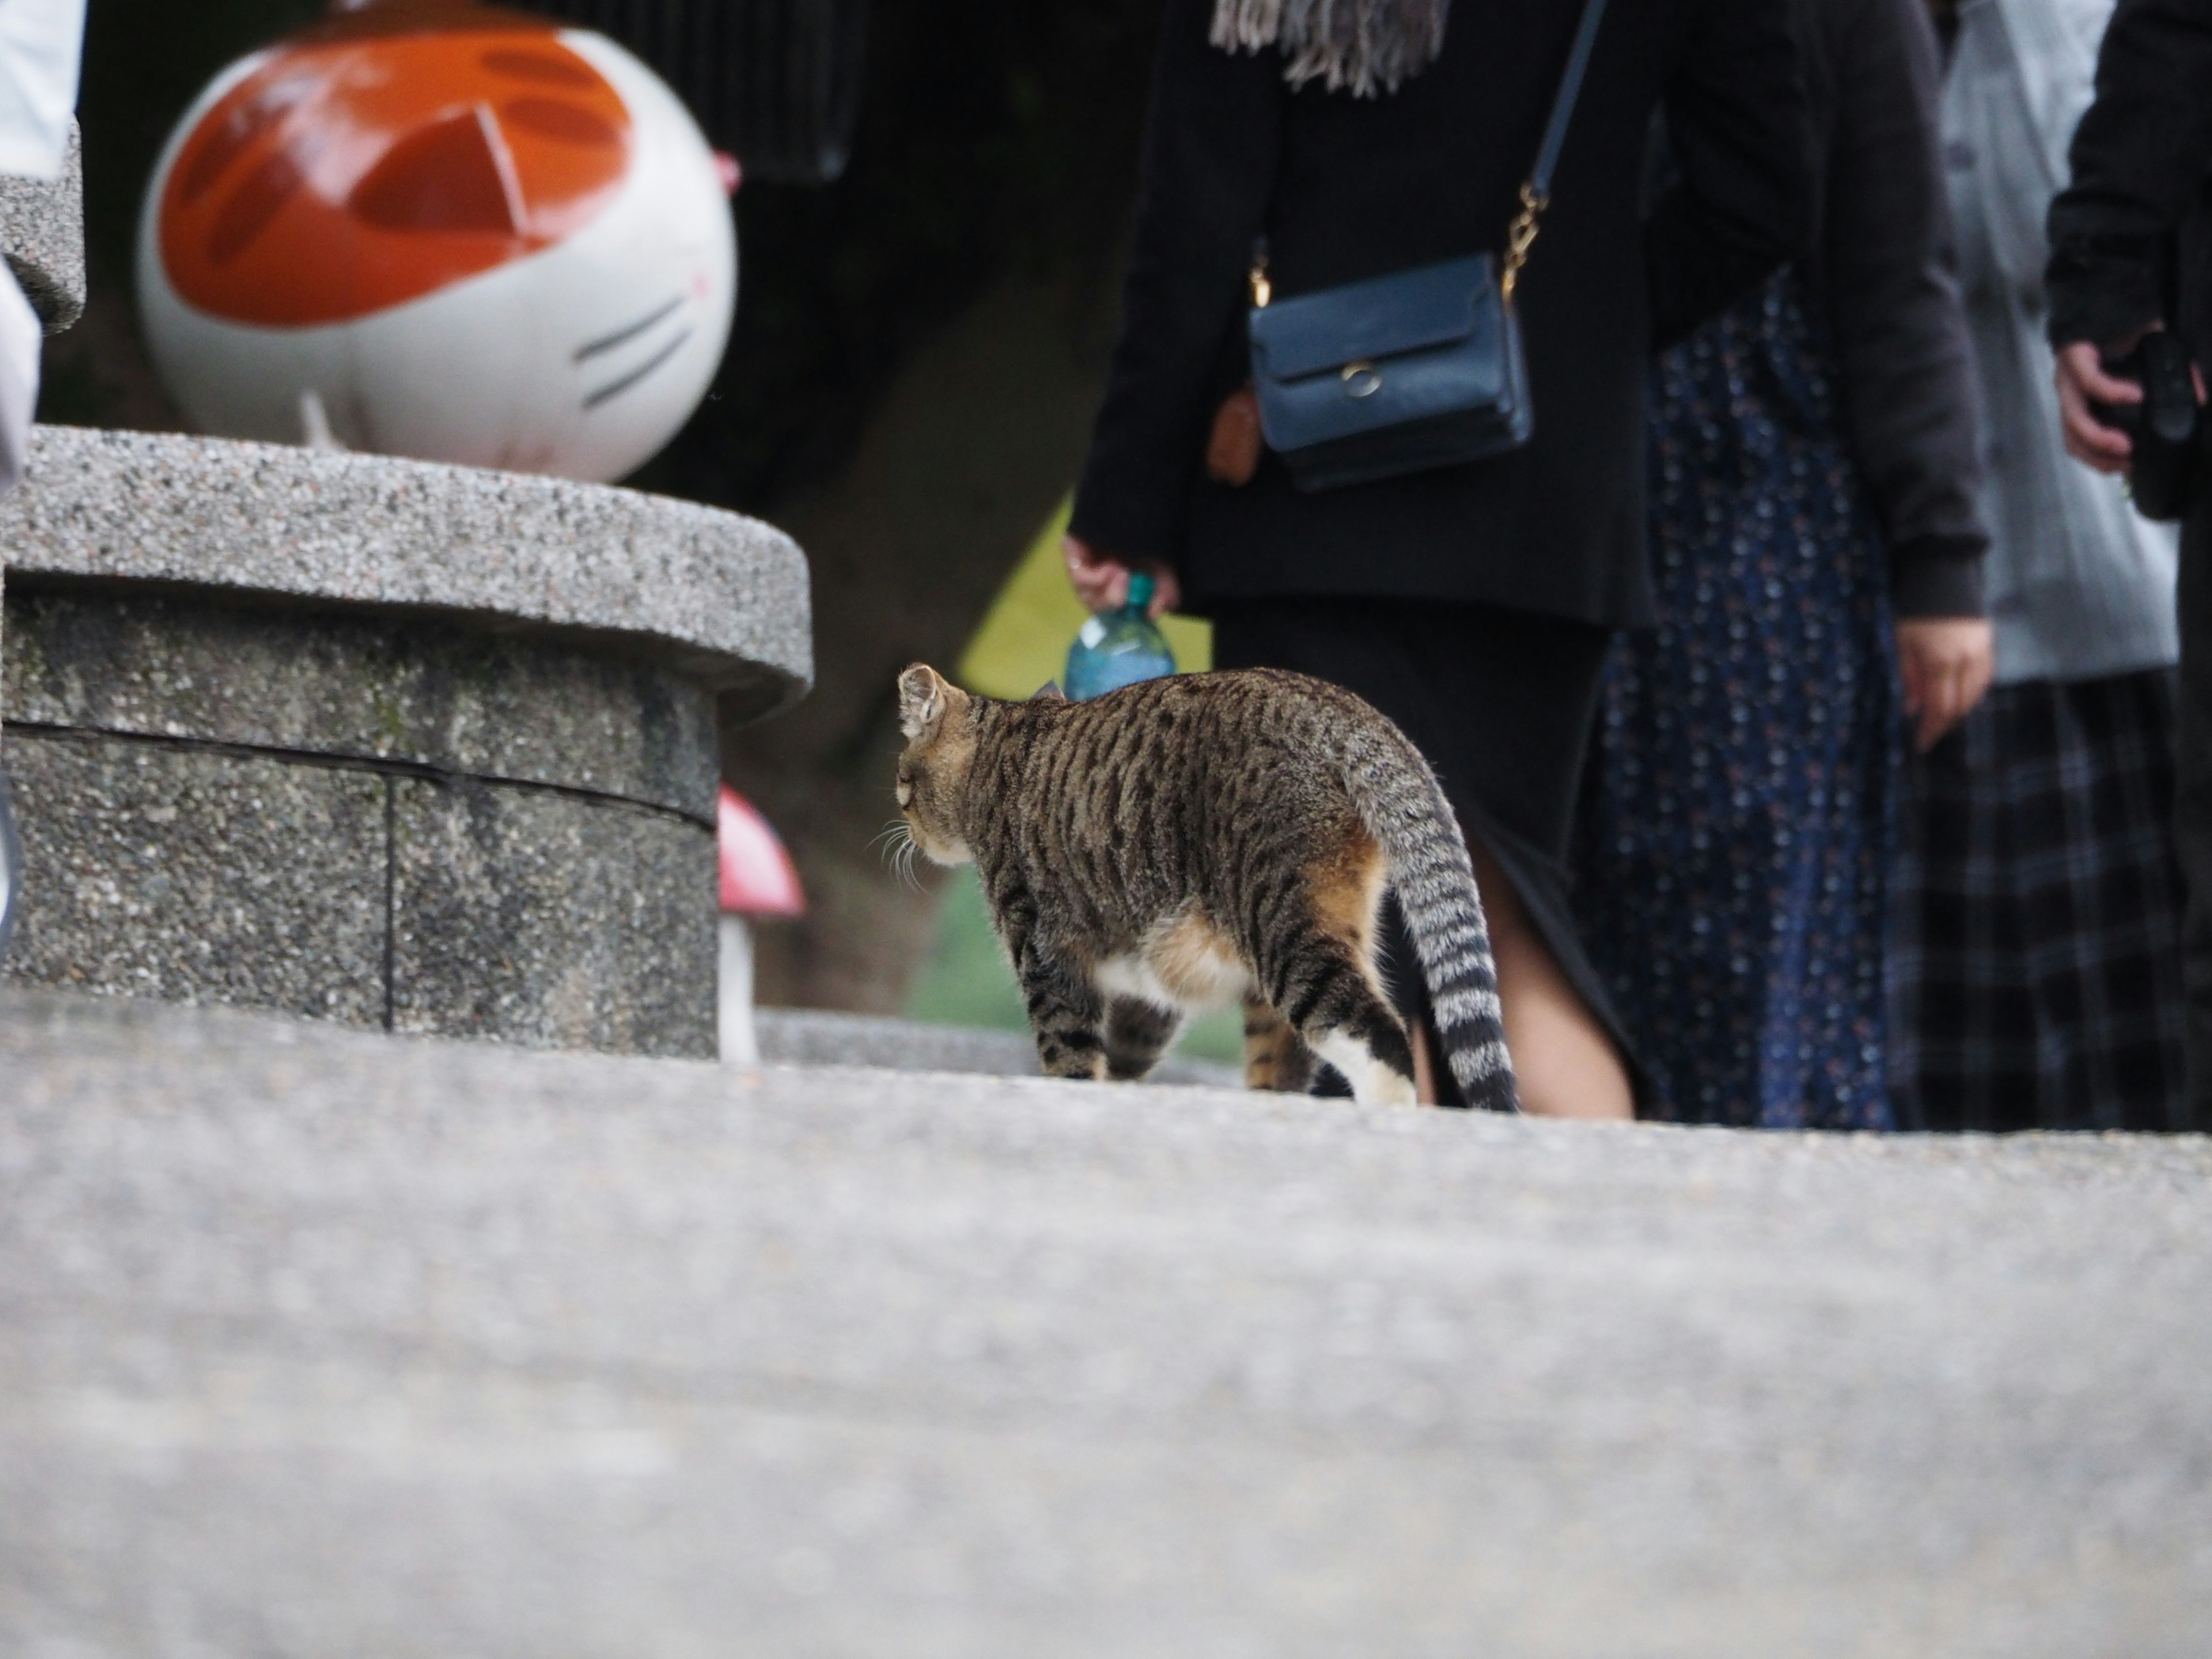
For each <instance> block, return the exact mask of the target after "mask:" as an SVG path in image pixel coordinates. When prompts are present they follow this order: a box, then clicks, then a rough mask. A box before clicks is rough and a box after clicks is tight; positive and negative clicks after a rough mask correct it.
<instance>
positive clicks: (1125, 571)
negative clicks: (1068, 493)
mask: <svg viewBox="0 0 2212 1659" xmlns="http://www.w3.org/2000/svg"><path fill="white" fill-rule="evenodd" d="M1060 553H1061V555H1062V556H1063V557H1065V558H1066V561H1067V580H1069V581H1070V582H1072V583H1073V584H1074V586H1075V597H1076V598H1078V599H1081V600H1082V601H1083V608H1084V609H1085V610H1086V611H1118V610H1120V609H1121V607H1122V605H1125V604H1127V601H1128V594H1129V577H1130V575H1131V574H1132V572H1133V569H1136V568H1141V569H1143V570H1145V571H1146V573H1147V574H1150V575H1151V577H1152V604H1151V605H1150V607H1149V608H1148V609H1147V611H1146V615H1147V616H1148V617H1151V618H1152V619H1153V620H1155V621H1157V620H1158V618H1159V617H1161V616H1162V615H1163V614H1164V613H1165V612H1167V611H1176V610H1180V609H1181V608H1182V584H1181V583H1180V582H1178V581H1177V580H1176V574H1175V572H1174V571H1173V570H1172V569H1170V568H1169V567H1168V566H1167V565H1166V564H1165V563H1164V562H1161V561H1159V560H1157V559H1146V560H1144V561H1142V562H1140V563H1139V564H1136V565H1133V564H1132V562H1130V561H1128V560H1126V559H1117V558H1114V557H1112V556H1109V555H1108V554H1104V553H1100V552H1098V551H1097V550H1094V549H1093V548H1092V547H1091V544H1090V543H1088V542H1086V541H1085V540H1084V539H1083V538H1081V537H1079V536H1064V537H1062V538H1060Z"/></svg>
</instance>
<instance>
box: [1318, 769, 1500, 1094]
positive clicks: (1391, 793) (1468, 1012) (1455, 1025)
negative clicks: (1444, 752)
mask: <svg viewBox="0 0 2212 1659" xmlns="http://www.w3.org/2000/svg"><path fill="white" fill-rule="evenodd" d="M1386 734H1387V735H1386ZM1340 776H1341V777H1342V778H1343V780H1344V787H1345V789H1346V792H1347V793H1349V794H1350V795H1351V797H1352V806H1353V808H1354V809H1355V810H1356V811H1358V814H1359V817H1360V821H1361V822H1362V823H1364V824H1365V825H1366V826H1367V833H1368V834H1370V836H1374V837H1375V839H1376V842H1379V843H1380V844H1381V846H1382V848H1383V856H1384V858H1386V859H1387V860H1389V865H1390V883H1391V885H1392V886H1394V887H1395V888H1396V889H1397V892H1398V903H1399V905H1400V907H1401V908H1402V909H1403V910H1404V911H1405V914H1406V929H1407V932H1408V933H1411V934H1412V935H1413V950H1414V953H1415V954H1416V955H1418V956H1419V957H1420V961H1421V977H1422V979H1423V980H1424V981H1426V983H1427V985H1428V987H1429V1003H1430V1006H1431V1008H1432V1009H1433V1010H1434V1012H1435V1014H1436V1021H1437V1034H1438V1035H1439V1036H1441V1037H1442V1038H1443V1045H1444V1058H1445V1060H1446V1061H1447V1063H1448V1064H1449V1066H1451V1074H1452V1078H1453V1079H1454V1080H1455V1082H1457V1083H1458V1085H1459V1087H1460V1092H1461V1093H1462V1095H1464V1096H1466V1097H1467V1103H1468V1105H1470V1106H1474V1107H1480V1108H1485V1109H1489V1110H1491V1111H1498V1112H1517V1111H1519V1110H1520V1109H1521V1097H1520V1093H1519V1091H1517V1090H1516V1088H1515V1086H1514V1081H1513V1061H1512V1060H1511V1059H1510V1057H1509V1056H1508V1055H1507V1054H1506V1052H1505V1026H1504V1022H1503V1020H1502V1019H1501V1018H1500V1015H1499V1008H1498V964H1497V962H1496V961H1495V959H1494V958H1493V957H1492V955H1491V951H1490V928H1489V926H1488V924H1487V923H1486V922H1485V921H1484V920H1483V915H1482V897H1481V895H1480V893H1479V892H1477V891H1476V890H1475V884H1474V864H1473V863H1472V862H1471V861H1470V860H1468V854H1467V842H1466V840H1465V839H1464V838H1463V837H1462V836H1461V834H1460V828H1459V819H1458V817H1457V816H1456V815H1455V814H1454V812H1453V811H1452V809H1451V805H1450V803H1449V802H1448V801H1447V800H1446V799H1444V792H1443V787H1441V786H1440V785H1439V784H1438V783H1437V779H1436V774H1435V773H1433V772H1431V770H1430V769H1429V763H1428V762H1427V761H1425V759H1423V758H1422V757H1421V753H1420V751H1419V750H1417V749H1415V748H1414V747H1413V744H1411V743H1409V742H1407V740H1406V738H1404V737H1403V736H1401V734H1400V733H1399V732H1397V730H1396V729H1395V727H1385V728H1384V730H1383V731H1381V732H1376V731H1369V732H1362V733H1361V734H1360V737H1359V738H1358V740H1357V741H1356V742H1355V743H1354V744H1352V746H1351V748H1350V750H1349V751H1348V752H1346V754H1344V755H1343V756H1342V757H1341V758H1340Z"/></svg>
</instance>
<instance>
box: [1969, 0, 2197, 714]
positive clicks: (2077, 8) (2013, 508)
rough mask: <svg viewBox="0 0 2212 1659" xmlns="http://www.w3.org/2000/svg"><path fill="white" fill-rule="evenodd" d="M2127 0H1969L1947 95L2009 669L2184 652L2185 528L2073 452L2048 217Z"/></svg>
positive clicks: (2064, 672) (2114, 669)
mask: <svg viewBox="0 0 2212 1659" xmlns="http://www.w3.org/2000/svg"><path fill="white" fill-rule="evenodd" d="M2110 15H2112V0H1963V3H1961V4H1960V8H1959V37H1958V42H1957V45H1956V47H1955V48H1954V52H1953V56H1952V61H1951V70H1950V76H1949V79H1948V84H1947V85H1946V87H1945V88H1944V97H1943V140H1944V154H1945V157H1946V161H1947V163H1948V173H1949V178H1950V182H1951V203H1952V208H1953V210H1954V214H1955V216H1956V217H1957V220H1958V231H1959V268H1960V280H1961V283H1962V285H1963V287H1964V289H1965V298H1966V319H1967V325H1968V327H1969V329H1970V330H1971V331H1972V336H1973V342H1974V358H1975V372H1976V379H1977V380H1978V384H1979V387H1980V391H1981V397H1982V410H1983V421H1982V432H1983V439H1984V467H1983V483H1982V491H1983V496H1982V506H1983V518H1984V522H1985V523H1987V524H1988V526H1990V531H1991V532H1992V533H1993V537H1994V542H1993V545H1992V547H1991V549H1990V558H1989V564H1988V568H1987V573H1986V577H1987V593H1988V599H1989V606H1990V620H1991V621H1992V623H1994V624H1995V625H1996V678H1997V679H1998V681H1999V683H2000V684H2008V683H2015V682H2018V681H2021V680H2071V679H2090V678H2096V677H2099V676H2101V675H2106V674H2118V673H2125V672H2128V671H2132V670H2136V669H2142V668H2153V667H2160V666H2165V665H2169V664H2171V663H2172V662H2173V661H2174V660H2175V659H2176V658H2177V656H2178V654H2179V646H2178V641H2177V638H2176V633H2175V626H2174V614H2173V584H2174V572H2175V568H2176V562H2177V550H2176V536H2175V532H2174V531H2173V529H2172V527H2171V526H2162V525H2154V524H2152V523H2150V522H2148V520H2144V519H2142V517H2140V516H2139V515H2138V514H2137V513H2136V512H2135V511H2134V510H2133V509H2132V508H2131V507H2129V505H2128V501H2127V497H2126V495H2125V493H2124V489H2122V486H2121V483H2120V481H2119V480H2118V479H2117V478H2113V477H2106V476H2104V475H2102V474H2100V473H2096V472H2092V471H2090V470H2089V469H2088V468H2087V467H2085V466H2082V465H2079V464H2077V463H2076V462H2075V461H2074V460H2073V459H2071V458H2070V457H2069V456H2068V455H2067V453H2066V452H2065V448H2064V445H2063V440H2062V438H2061V435H2060V426H2059V418H2058V395H2057V391H2056V389H2055V388H2054V386H2053V385H2052V382H2051V370H2052V362H2051V348H2050V346H2049V345H2048V344H2047V343H2045V339H2044V318H2045V310H2046V302H2045V295H2044V289H2043V270H2044V265H2045V262H2046V261H2047V260H2048V259H2049V258H2050V252H2051V250H2050V246H2049V244H2048V242H2047V241H2046V240H2045V232H2044V215H2045V209H2046V208H2047V207H2048V206H2049V205H2050V202H2051V197H2052V195H2053V194H2054V193H2055V192H2056V191H2057V190H2058V188H2059V187H2060V186H2061V185H2063V184H2064V183H2065V182H2066V176H2067V167H2066V147H2067V144H2068V143H2069V140H2071V138H2072V137H2073V135H2074V128H2075V124H2076V123H2077V122H2079V121H2080V119H2081V112H2082V111H2083V110H2084V109H2086V108H2087V106H2088V103H2089V97H2090V90H2091V81H2092V79H2093V76H2094V73H2095V70H2096V63H2097V43H2098V41H2099V40H2100V37H2101V36H2102V35H2103V33H2104V29H2105V22H2106V19H2107V18H2108V17H2109V16H2110Z"/></svg>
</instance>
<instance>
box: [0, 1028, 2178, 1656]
mask: <svg viewBox="0 0 2212 1659" xmlns="http://www.w3.org/2000/svg"><path fill="white" fill-rule="evenodd" d="M2208 1283H2212V1147H2208V1146H2207V1144H2206V1143H2205V1142H2203V1141H2202V1140H2197V1139H2179V1140H2176V1139H2057V1138H2024V1139H2013V1140H2008V1141H2003V1142H1994V1141H1988V1140H1964V1141H1960V1140H1945V1139H1844V1138H1815V1137H1805V1136H1789V1135H1753V1134H1741V1133H1732V1132H1728V1131H1717V1130H1689V1131H1682V1130H1670V1129H1665V1128H1659V1127H1638V1128H1633V1129H1626V1130H1623V1129H1607V1128H1603V1127H1578V1126H1574V1125H1546V1124H1541V1123H1534V1122H1527V1121H1505V1120H1498V1119H1489V1118H1480V1117H1475V1118H1470V1117H1467V1116H1462V1115H1449V1114H1443V1113H1413V1112H1402V1113H1397V1112H1381V1111H1363V1110H1360V1109H1355V1108H1352V1107H1351V1106H1348V1105H1345V1104H1339V1103H1324V1102H1318V1101H1315V1102H1309V1101H1305V1100H1297V1099H1288V1098H1283V1097H1247V1096H1243V1095H1238V1094H1234V1093H1230V1092H1226V1091H1207V1090H1202V1089H1176V1088H1171V1087H1156V1088H1150V1089H1146V1090H1141V1091H1139V1090H1136V1089H1124V1088H1108V1087H1103V1086H1095V1085H1063V1084H1052V1083H1047V1082H1043V1081H1041V1080H1028V1079H987V1078H978V1077H956V1076H951V1075H947V1074H925V1073H895V1072H889V1071H870V1070H863V1069H858V1068H849V1069H836V1068H822V1069H814V1070H801V1069H796V1068H781V1069H779V1068H770V1069H769V1070H767V1071H765V1072H763V1073H758V1074H746V1073H735V1072H731V1071H726V1070H724V1069H721V1068H720V1067H717V1066H712V1065H708V1064H702V1063H695V1062H687V1061H679V1060H641V1059H617V1058H611V1057H580V1056H576V1055H550V1054H530V1053H523V1052H519V1051H516V1050H513V1049H505V1048H495V1047H492V1046H489V1045H485V1044H465V1043H459V1042H438V1041H431V1040H410V1039H404V1038H393V1037H387V1036H380V1035H374V1034H363V1033H351V1032H343V1031H338V1030H333V1029H330V1028H319V1027H311V1026H307V1025H302V1024H291V1023H288V1022H284V1021H282V1020H278V1019H275V1018H264V1017H258V1016H246V1015H241V1014H236V1013H217V1012H197V1011H194V1010H191V1009H185V1008H174V1007H161V1006H153V1005H148V1004H132V1003H128V1002H121V1001H112V1002H110V1001H98V1000H91V999H86V998H80V997H76V996H74V995H70V994H48V993H22V992H13V993H5V994H0V1650H4V1651H5V1652H7V1653H9V1654H20V1655H27V1656H46V1655H54V1656H59V1655H68V1656H72V1659H76V1656H93V1655H126V1654H127V1655H163V1656H166V1655H202V1654H222V1655H260V1654H283V1655H287V1656H320V1655H349V1656H351V1655H376V1656H402V1655H437V1656H457V1655H473V1656H485V1659H491V1656H507V1655H516V1656H525V1655H527V1656H539V1655H545V1656H597V1655H606V1656H619V1659H641V1656H652V1659H658V1656H683V1655H724V1654H732V1655H737V1654H742V1655H748V1656H750V1655H784V1654H790V1655H800V1654H804V1655H867V1656H876V1655H897V1656H902V1659H911V1656H933V1655H1001V1654H1003V1655H1009V1656H1022V1659H1037V1656H1057V1655H1085V1656H1090V1655H1102V1656H1103V1655H1124V1654H1145V1655H1169V1654H1172V1655H1182V1654H1189V1655H1204V1656H1209V1659H1212V1656H1240V1655H1251V1656H1269V1659H1273V1656H1286V1655H1304V1654H1312V1655H1317V1656H1318V1655H1328V1656H1342V1655H1399V1654H1407V1655H1430V1654H1433V1655H1437V1656H1468V1655H1482V1656H1518V1655H1547V1656H1549V1655H1559V1656H1613V1655H1619V1656H1624V1659H1626V1656H1639V1659H1641V1656H1665V1655H1683V1656H1697V1659H1713V1656H1730V1655H1739V1654H1741V1655H1747V1656H1748V1655H1759V1656H1771V1655H1791V1656H1825V1655H1845V1654H1849V1655H1868V1656H1875V1655H1879V1656H1885V1659H1894V1656H1899V1655H1917V1654H1929V1655H1936V1654H1940V1655H1944V1656H1960V1655H1990V1656H2004V1659H2027V1656H2038V1655H2046V1654H2047V1655H2051V1656H2065V1659H2080V1656H2085V1655H2105V1654H2110V1655H2126V1656H2130V1659H2144V1656H2159V1655H2168V1654H2171V1655H2176V1656H2179V1655H2185V1654H2187V1655H2197V1654H2202V1653H2203V1651H2205V1649H2206V1637H2205V1631H2206V1629H2207V1628H2208V1620H2212V1385H2208V1381H2207V1379H2208V1377H2212V1316H2208V1312H2207V1304H2206V1295H2205V1287H2206V1285H2208Z"/></svg>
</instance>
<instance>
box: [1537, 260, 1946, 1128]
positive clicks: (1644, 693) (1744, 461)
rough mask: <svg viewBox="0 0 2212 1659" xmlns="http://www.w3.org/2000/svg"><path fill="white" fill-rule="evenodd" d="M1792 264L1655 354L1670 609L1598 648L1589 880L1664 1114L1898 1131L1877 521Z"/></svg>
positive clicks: (1591, 901) (1660, 538)
mask: <svg viewBox="0 0 2212 1659" xmlns="http://www.w3.org/2000/svg"><path fill="white" fill-rule="evenodd" d="M1835 383H1836V373H1835V369H1834V364H1833V359H1832V353H1831V352H1830V350H1829V349H1828V347H1827V344H1826V340H1825V338H1824V337H1823V333H1822V331H1821V329H1820V325H1819V324H1818V322H1817V320H1816V319H1815V316H1814V312H1813V310H1812V308H1811V307H1810V306H1809V305H1808V302H1807V298H1806V295H1805V292H1804V288H1803V283H1802V279H1801V278H1800V277H1799V276H1798V275H1797V274H1796V272H1795V271H1785V272H1783V273H1782V274H1780V275H1778V276H1776V277H1774V278H1772V279H1771V281H1770V282H1769V283H1767V284H1766V286H1765V288H1764V289H1761V290H1759V292H1758V293H1756V294H1754V295H1751V296H1750V297H1749V298H1747V299H1746V300H1745V301H1742V302H1741V303H1740V304H1739V305H1738V306H1736V307H1735V309H1733V310H1732V311H1730V312H1729V313H1726V314H1725V315H1723V316H1722V317H1720V318H1718V319H1715V320H1714V321H1712V322H1711V323H1709V324H1707V325H1705V327H1704V328H1703V329H1702V330H1700V331H1699V333H1697V334H1696V335H1695V336H1693V337H1692V338H1691V339H1690V340H1689V341H1687V342H1686V343H1684V344H1682V345H1680V346H1679V347H1677V348H1675V349H1673V350H1672V351H1669V352H1668V353H1667V354H1666V355H1665V356H1663V357H1662V358H1661V359H1660V362H1659V365H1658V368H1657V372H1656V382H1655V386H1654V389H1653V395H1652V402H1651V415H1650V439H1651V455H1650V484H1651V524H1650V530H1651V551H1652V560H1653V574H1654V577H1655V580H1656V584H1657V587H1658V599H1659V613H1660V617H1661V621H1660V625H1659V626H1658V627H1657V628H1656V629H1651V630H1646V631H1641V632H1638V633H1635V634H1632V635H1626V636H1624V637H1623V638H1622V639H1621V641H1620V642H1619V644H1618V645H1617V646H1616V647H1615V650H1614V653H1613V657H1612V659H1611V660H1610V662H1609V664H1608V666H1607V683H1606V688H1605V692H1604V698H1603V702H1602V704H1601V715H1600V721H1599V726H1598V732H1597V737H1596V739H1595V744H1594V746H1593V750H1592V754H1591V758H1590V763H1589V772H1588V775H1587V778H1586V781H1585V786H1584V792H1583V803H1582V808H1581V811H1580V815H1579V823H1578V825H1577V848H1576V873H1577V886H1576V894H1575V902H1576V909H1577V915H1578V918H1579V921H1580V923H1581V926H1582V927H1583V931H1584V933H1585V935H1586V938H1587V939H1588V942H1589V951H1590V955H1591V957H1592V958H1593V959H1594V961H1595V964H1596V966H1597V969H1598V971H1599V973H1600V974H1601V975H1602V976H1603V978H1604V980H1605V981H1606V984H1607V989H1608V990H1609V991H1610V993H1611V994H1612V996H1613V1001H1614V1005H1615V1007H1616V1009H1617V1011H1618V1012H1619V1015H1620V1019H1621V1022H1622V1024H1623V1025H1624V1026H1625V1028H1626V1030H1627V1033H1628V1035H1629V1037H1630V1040H1631V1041H1632V1043H1633V1044H1634V1045H1635V1047H1636V1050H1637V1058H1638V1060H1639V1061H1640V1062H1641V1064H1642V1066H1643V1068H1644V1073H1645V1080H1646V1091H1645V1093H1646V1098H1645V1102H1644V1109H1645V1113H1646V1115H1650V1116H1655V1117H1660V1118H1666V1119H1671V1120H1674V1121H1680V1122H1688V1123H1732V1124H1741V1125H1753V1126H1761V1127H1771V1128H1798V1127H1820V1128H1840V1129H1881V1128H1888V1127H1891V1116H1890V1109H1889V1103H1888V1098H1887V1086H1886V1079H1885V1073H1884V1064H1883V1047H1884V1034H1885V1033H1884V1006H1883V1005H1884V989H1883V963H1884V956H1885V947H1886V944H1887V909H1888V902H1887V872H1888V866H1889V862H1890V858H1891V854H1892V848H1893V841H1894V837H1895V814H1896V805H1895V803H1896V794H1897V777H1898V769H1899V763H1900V758H1901V738H1902V732H1901V728H1900V725H1899V712H1898V707H1897V698H1896V693H1895V690H1894V679H1895V671H1896V670H1895V646H1894V642H1893V638H1892V635H1891V629H1890V617H1889V600H1888V577H1887V568H1886V562H1885V557H1884V551H1883V548H1882V544H1881V537H1880V534H1879V532H1877V530H1876V527H1875V522H1874V517H1873V513H1872V511H1871V507H1870V504H1869V501H1867V498H1866V495H1865V492H1864V489H1863V486H1862V484H1861V483H1860V480H1859V477H1858V475H1857V470H1856V469H1855V467H1854V466H1853V465H1852V463H1851V460H1850V455H1849V453H1848V450H1847V447H1846V445H1845V442H1844V437H1843V435H1842V431H1841V416H1840V413H1839V410H1838V406H1837V399H1836V396H1835V391H1834V387H1835Z"/></svg>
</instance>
